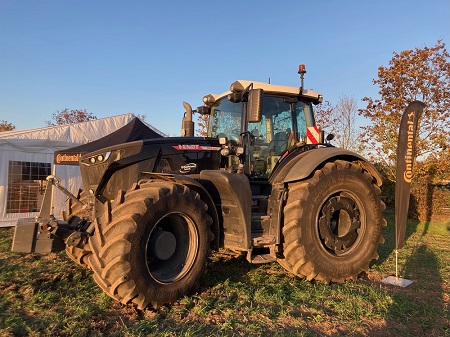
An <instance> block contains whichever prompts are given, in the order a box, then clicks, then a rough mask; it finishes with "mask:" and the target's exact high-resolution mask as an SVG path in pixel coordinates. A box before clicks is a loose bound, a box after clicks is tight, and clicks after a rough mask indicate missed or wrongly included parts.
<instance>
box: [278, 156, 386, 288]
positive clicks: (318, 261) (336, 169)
mask: <svg viewBox="0 0 450 337" xmlns="http://www.w3.org/2000/svg"><path fill="white" fill-rule="evenodd" d="M379 195H380V189H379V187H378V186H377V185H376V184H374V181H373V177H372V176H371V175H370V174H369V173H368V172H366V171H364V170H363V169H362V168H361V167H360V166H359V165H357V164H353V163H350V162H347V161H342V160H337V161H335V162H330V163H327V164H326V165H325V166H324V167H323V168H322V169H320V170H317V171H316V172H315V174H314V176H313V177H312V178H310V179H309V180H307V181H301V182H296V183H293V184H291V186H290V187H289V192H288V198H287V201H286V207H285V209H284V219H285V221H284V227H283V236H284V245H283V248H284V259H279V263H280V264H281V265H282V266H283V267H285V268H286V269H287V270H288V271H290V272H292V273H293V274H295V275H297V276H299V277H302V278H306V279H308V280H313V279H314V280H318V281H323V282H326V283H328V282H330V281H331V282H342V281H345V280H348V279H356V278H357V277H358V276H359V275H360V274H361V273H362V272H365V271H367V270H368V269H369V263H370V262H371V261H372V260H373V259H377V258H378V254H377V249H378V245H379V244H380V243H382V242H384V239H383V237H382V235H381V230H382V227H383V226H385V225H386V221H385V220H384V219H383V217H382V212H383V210H384V208H385V206H384V203H383V202H382V201H381V200H380V197H379Z"/></svg>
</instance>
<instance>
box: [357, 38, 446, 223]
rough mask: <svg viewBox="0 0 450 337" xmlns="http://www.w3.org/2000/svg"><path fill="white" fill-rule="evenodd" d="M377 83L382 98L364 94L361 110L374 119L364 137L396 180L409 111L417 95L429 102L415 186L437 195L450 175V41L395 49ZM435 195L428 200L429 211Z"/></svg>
mask: <svg viewBox="0 0 450 337" xmlns="http://www.w3.org/2000/svg"><path fill="white" fill-rule="evenodd" d="M373 84H374V85H378V86H379V88H380V90H379V92H378V93H379V95H380V98H377V99H373V98H370V97H365V98H363V101H365V102H366V103H367V106H366V108H365V109H361V110H359V113H360V114H361V115H363V116H364V117H366V118H367V119H369V120H370V121H371V122H372V123H371V125H369V126H366V127H364V128H363V134H362V136H363V140H364V141H365V143H366V148H367V149H370V150H369V152H370V155H371V156H372V158H374V159H375V160H377V161H380V162H381V163H382V164H383V168H384V169H385V173H386V178H387V179H389V180H392V181H394V180H395V168H396V166H395V162H396V148H397V140H398V128H399V125H400V120H401V116H402V114H403V111H404V110H405V108H406V107H407V105H408V104H409V103H410V102H412V101H414V100H419V101H422V102H423V103H425V108H424V110H423V113H422V117H421V119H420V121H419V133H418V139H417V142H416V158H417V159H416V165H415V167H414V175H415V177H416V179H415V181H416V185H415V186H414V181H413V189H415V193H416V195H417V198H418V199H420V198H423V197H425V198H428V199H430V200H431V196H430V186H434V184H436V183H437V182H439V181H442V180H448V179H450V153H449V148H450V146H449V145H450V55H449V53H448V52H447V50H446V48H445V44H444V43H443V41H442V40H439V41H438V42H437V43H436V45H435V46H434V47H427V46H425V47H423V48H416V49H414V50H405V51H402V52H400V53H396V52H394V56H393V58H392V59H391V60H390V61H389V65H388V66H387V67H385V66H380V67H379V68H378V79H374V80H373ZM421 189H422V190H421ZM430 200H428V201H427V202H428V204H427V205H425V208H427V209H426V213H428V214H430V213H431V207H432V205H431V201H430ZM419 201H420V200H419ZM419 213H420V212H419Z"/></svg>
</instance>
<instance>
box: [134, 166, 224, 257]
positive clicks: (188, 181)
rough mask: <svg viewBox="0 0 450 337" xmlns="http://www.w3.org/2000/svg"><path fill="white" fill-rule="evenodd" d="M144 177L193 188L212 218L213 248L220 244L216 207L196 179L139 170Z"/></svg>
mask: <svg viewBox="0 0 450 337" xmlns="http://www.w3.org/2000/svg"><path fill="white" fill-rule="evenodd" d="M141 174H142V175H143V176H144V177H147V178H150V179H161V180H166V181H171V182H174V183H177V184H181V185H186V186H187V187H189V188H190V189H192V190H194V191H195V192H197V193H198V194H200V197H201V198H202V200H203V201H204V202H205V203H206V204H207V205H208V214H209V216H210V217H211V218H212V220H213V225H212V227H213V228H212V229H213V232H214V242H213V247H212V248H213V249H215V250H218V249H219V246H220V225H219V215H218V214H217V209H216V207H215V204H214V201H213V199H212V197H211V195H210V193H209V192H208V191H207V190H206V188H205V187H204V186H203V185H202V184H200V183H199V182H198V181H197V180H195V179H192V178H190V177H189V176H183V175H178V174H165V173H155V172H141Z"/></svg>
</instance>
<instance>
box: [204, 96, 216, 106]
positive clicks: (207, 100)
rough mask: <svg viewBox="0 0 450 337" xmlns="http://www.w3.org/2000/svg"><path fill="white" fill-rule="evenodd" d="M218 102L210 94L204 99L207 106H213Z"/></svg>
mask: <svg viewBox="0 0 450 337" xmlns="http://www.w3.org/2000/svg"><path fill="white" fill-rule="evenodd" d="M215 102H216V99H215V98H214V96H213V95H211V94H209V95H206V96H204V97H203V103H205V105H206V106H211V105H213V104H214V103H215Z"/></svg>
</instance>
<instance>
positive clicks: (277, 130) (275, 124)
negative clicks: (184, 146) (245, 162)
mask: <svg viewBox="0 0 450 337" xmlns="http://www.w3.org/2000/svg"><path fill="white" fill-rule="evenodd" d="M262 106H263V111H262V116H261V120H260V121H259V122H256V123H248V125H247V127H246V128H245V129H246V130H248V131H249V132H250V133H251V146H250V148H248V149H247V151H250V153H249V154H250V155H249V156H248V158H251V163H250V165H249V167H250V171H251V174H252V175H254V176H256V177H268V176H269V175H270V173H271V172H272V170H273V168H274V166H275V164H276V163H277V162H278V159H279V158H280V157H281V155H282V154H283V153H284V152H286V150H287V149H289V148H290V147H291V146H292V145H294V144H295V143H297V142H298V141H301V140H304V141H306V127H307V122H306V121H307V120H308V121H310V122H312V123H314V119H313V118H312V117H311V116H312V112H311V107H310V105H309V104H307V103H304V102H301V101H296V102H295V103H293V111H291V104H290V103H287V102H285V97H280V96H270V95H264V98H263V105H262ZM242 110H243V103H242V102H240V103H232V102H230V101H229V100H228V98H227V97H224V98H222V99H221V100H219V101H218V102H216V104H215V105H214V106H213V107H212V109H211V116H210V123H209V130H210V135H211V136H212V137H227V138H228V139H229V140H232V141H234V142H235V144H239V143H240V134H241V132H242V131H241V122H242ZM308 126H309V125H308ZM244 131H245V130H244ZM240 145H241V146H242V144H240ZM235 159H236V158H234V159H232V161H233V163H235Z"/></svg>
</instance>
